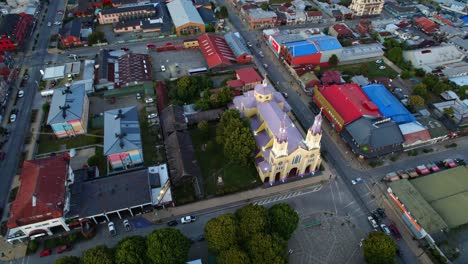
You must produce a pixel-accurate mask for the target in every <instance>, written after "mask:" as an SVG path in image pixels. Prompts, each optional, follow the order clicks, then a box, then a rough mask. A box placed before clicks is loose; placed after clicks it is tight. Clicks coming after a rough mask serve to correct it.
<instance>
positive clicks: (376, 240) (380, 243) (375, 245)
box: [362, 231, 397, 264]
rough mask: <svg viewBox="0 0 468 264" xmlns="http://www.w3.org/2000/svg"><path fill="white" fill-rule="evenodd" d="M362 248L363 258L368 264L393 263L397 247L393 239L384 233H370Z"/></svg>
mask: <svg viewBox="0 0 468 264" xmlns="http://www.w3.org/2000/svg"><path fill="white" fill-rule="evenodd" d="M362 247H363V250H364V258H365V260H366V262H367V263H369V264H387V263H388V264H392V263H395V255H396V251H397V246H396V244H395V242H394V241H393V239H392V238H391V237H390V236H388V235H387V234H385V233H384V232H381V231H372V232H370V233H369V236H368V237H367V238H366V239H365V240H364V242H363V246H362Z"/></svg>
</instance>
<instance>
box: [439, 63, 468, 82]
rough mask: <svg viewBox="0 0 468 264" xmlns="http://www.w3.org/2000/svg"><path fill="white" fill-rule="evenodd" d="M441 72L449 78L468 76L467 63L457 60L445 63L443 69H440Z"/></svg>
mask: <svg viewBox="0 0 468 264" xmlns="http://www.w3.org/2000/svg"><path fill="white" fill-rule="evenodd" d="M442 73H443V74H444V75H445V76H446V77H447V78H449V79H450V78H454V77H462V76H468V63H466V62H459V63H452V64H448V65H445V67H444V69H442Z"/></svg>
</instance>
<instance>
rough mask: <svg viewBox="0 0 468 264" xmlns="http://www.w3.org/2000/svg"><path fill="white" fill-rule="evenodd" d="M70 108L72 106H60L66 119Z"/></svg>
mask: <svg viewBox="0 0 468 264" xmlns="http://www.w3.org/2000/svg"><path fill="white" fill-rule="evenodd" d="M69 108H70V105H68V104H67V105H64V106H60V105H59V109H60V110H62V117H63V118H64V119H65V118H66V117H67V109H69Z"/></svg>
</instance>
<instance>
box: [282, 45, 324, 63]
mask: <svg viewBox="0 0 468 264" xmlns="http://www.w3.org/2000/svg"><path fill="white" fill-rule="evenodd" d="M284 46H285V49H283V53H284V57H285V59H286V61H288V62H289V64H290V65H301V64H320V57H321V54H320V52H319V50H318V48H317V46H316V44H315V43H314V42H312V41H309V40H302V41H295V42H289V43H285V44H284Z"/></svg>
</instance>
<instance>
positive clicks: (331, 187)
mask: <svg viewBox="0 0 468 264" xmlns="http://www.w3.org/2000/svg"><path fill="white" fill-rule="evenodd" d="M330 191H331V194H332V201H333V206H334V207H335V214H338V209H336V203H335V195H334V194H333V185H330Z"/></svg>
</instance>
